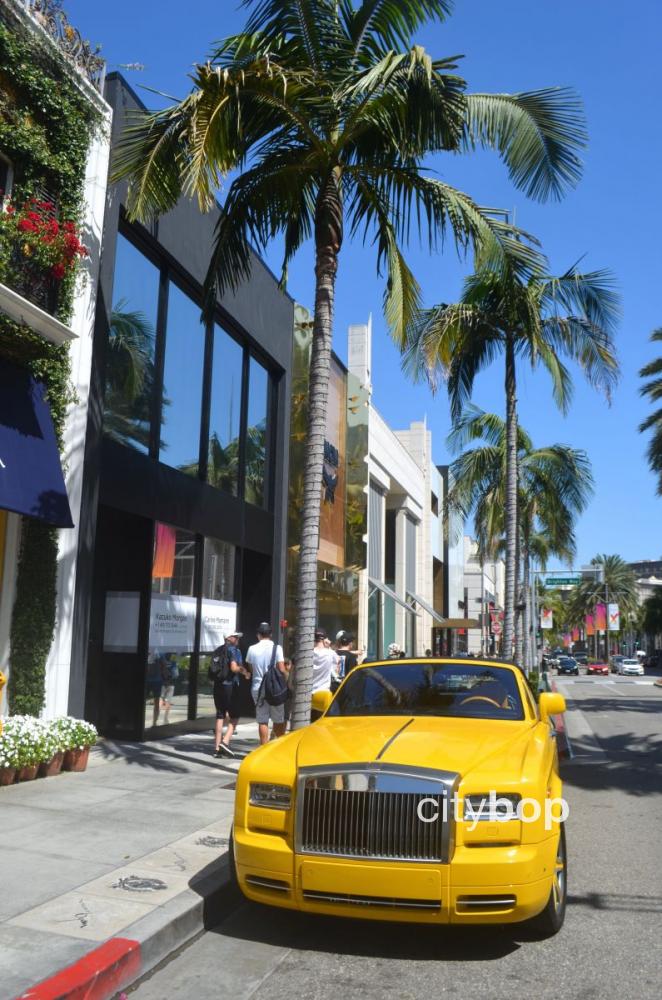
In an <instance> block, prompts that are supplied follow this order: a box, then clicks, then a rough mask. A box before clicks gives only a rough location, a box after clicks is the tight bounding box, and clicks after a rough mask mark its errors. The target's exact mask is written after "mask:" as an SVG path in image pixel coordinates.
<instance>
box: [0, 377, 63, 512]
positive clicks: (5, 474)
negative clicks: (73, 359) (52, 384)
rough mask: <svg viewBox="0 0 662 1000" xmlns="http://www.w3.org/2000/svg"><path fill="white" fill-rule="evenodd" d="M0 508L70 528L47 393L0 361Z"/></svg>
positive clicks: (40, 385) (32, 379)
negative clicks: (46, 397)
mask: <svg viewBox="0 0 662 1000" xmlns="http://www.w3.org/2000/svg"><path fill="white" fill-rule="evenodd" d="M0 507H1V508H4V509H5V510H12V511H15V512H16V513H17V514H25V515H26V516H27V517H34V518H37V519H38V520H40V521H46V522H47V523H48V524H52V525H53V526H54V527H56V528H73V526H74V522H73V521H72V519H71V511H70V509H69V500H68V499H67V491H66V488H65V485H64V476H63V475H62V466H61V465H60V454H59V451H58V446H57V441H56V439H55V431H54V429H53V421H52V419H51V411H50V408H49V405H48V403H47V401H46V399H45V389H44V386H43V384H42V383H41V382H37V380H36V379H34V378H33V377H32V376H31V375H30V373H29V372H27V371H25V370H24V369H23V368H17V367H16V366H15V365H10V364H6V363H5V362H0Z"/></svg>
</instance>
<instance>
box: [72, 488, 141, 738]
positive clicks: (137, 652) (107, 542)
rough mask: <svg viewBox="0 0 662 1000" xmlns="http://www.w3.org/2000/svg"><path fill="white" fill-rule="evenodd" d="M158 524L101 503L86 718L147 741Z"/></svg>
mask: <svg viewBox="0 0 662 1000" xmlns="http://www.w3.org/2000/svg"><path fill="white" fill-rule="evenodd" d="M152 531H153V529H152V522H151V521H150V520H148V519H147V518H143V517H138V516H136V515H134V514H127V513H125V512H124V511H120V510H115V509H114V508H112V507H105V506H103V505H101V506H100V507H99V513H98V518H97V536H96V550H95V561H94V579H93V593H92V609H91V622H90V644H89V655H88V665H87V684H86V692H85V717H86V718H87V719H91V720H92V721H94V722H95V723H96V724H97V726H98V727H99V729H100V731H101V732H102V733H103V734H104V735H108V736H117V737H123V738H125V739H127V738H128V739H141V738H142V735H143V726H144V689H145V665H146V663H147V634H148V629H149V584H150V578H151V567H152V545H153V540H152Z"/></svg>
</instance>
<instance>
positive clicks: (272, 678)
mask: <svg viewBox="0 0 662 1000" xmlns="http://www.w3.org/2000/svg"><path fill="white" fill-rule="evenodd" d="M246 664H247V666H248V667H249V668H250V671H251V675H252V679H251V694H252V695H253V701H254V702H255V719H256V721H257V725H258V732H259V734H260V743H261V744H263V743H267V742H268V741H269V720H271V722H272V723H273V731H274V736H283V735H284V733H285V725H286V723H285V703H286V701H287V697H288V687H287V670H286V668H285V657H284V656H283V650H282V647H281V646H279V645H277V644H276V643H275V642H274V641H273V639H272V629H271V625H270V624H269V623H268V622H260V624H259V625H258V627H257V642H256V643H255V644H254V645H253V646H249V648H248V652H247V654H246Z"/></svg>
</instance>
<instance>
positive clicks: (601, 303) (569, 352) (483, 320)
mask: <svg viewBox="0 0 662 1000" xmlns="http://www.w3.org/2000/svg"><path fill="white" fill-rule="evenodd" d="M617 316H618V296H617V294H616V292H615V290H614V286H613V278H612V276H611V274H610V273H609V272H608V271H593V272H589V273H585V274H582V273H581V272H579V271H578V270H577V269H576V267H574V266H573V267H571V268H570V269H569V270H568V271H566V272H565V274H562V275H561V276H560V277H552V276H550V275H548V274H546V273H544V272H543V271H542V270H540V269H535V270H534V272H533V273H532V274H530V275H529V276H528V277H523V276H522V274H521V273H520V274H518V273H516V271H515V270H514V269H512V268H508V267H506V268H505V269H502V270H501V271H500V272H497V271H495V270H494V269H493V268H490V267H480V268H479V269H478V270H477V271H476V273H474V274H472V275H470V276H469V277H468V278H467V279H466V281H465V284H464V289H463V293H462V296H461V299H460V301H459V302H457V303H454V304H452V305H447V304H442V305H438V306H434V307H433V308H431V309H427V310H425V311H423V312H422V313H421V314H420V316H419V320H418V323H417V324H416V326H415V328H414V329H413V330H412V332H411V336H410V338H409V340H408V343H407V345H406V348H405V352H404V361H403V366H404V368H405V371H407V372H408V373H409V374H410V375H412V376H413V377H414V378H421V377H424V378H426V379H427V380H428V381H429V383H430V385H431V387H432V389H433V390H435V389H436V388H437V385H438V382H439V378H440V376H441V377H443V378H444V379H446V380H447V388H448V395H449V399H450V404H451V415H452V418H453V420H454V421H456V420H458V419H459V417H460V414H461V412H462V408H463V406H464V405H465V403H466V401H467V400H468V399H470V397H471V393H472V390H473V384H474V380H475V378H476V376H477V375H478V373H479V372H480V371H482V370H483V369H485V368H486V367H488V366H489V365H490V364H491V363H492V362H493V361H494V359H495V358H496V356H497V355H498V354H503V355H504V359H505V395H506V440H507V463H506V477H505V478H506V482H505V491H504V498H503V502H504V508H505V536H506V585H505V589H506V596H505V614H504V629H503V648H504V649H505V650H507V651H509V650H510V649H511V648H512V643H513V638H514V625H515V598H516V589H517V568H516V567H517V541H518V532H517V483H518V470H517V452H518V442H517V433H518V432H517V426H518V425H517V361H518V360H522V361H526V362H528V363H529V364H530V365H531V367H532V368H536V367H537V366H538V365H540V364H542V365H543V367H544V368H545V369H546V370H547V372H548V374H549V376H550V378H551V380H552V391H553V395H554V399H555V401H556V403H557V405H558V406H559V407H560V408H561V409H562V410H563V411H564V412H565V411H566V410H567V408H568V406H569V403H570V399H571V396H572V380H571V376H570V372H569V371H568V369H567V368H566V367H565V365H564V364H563V361H562V360H561V358H562V357H563V356H564V357H566V358H569V359H570V360H572V361H574V362H575V363H576V364H578V365H579V367H580V368H581V369H582V371H583V372H584V375H585V376H586V378H587V379H588V381H589V383H590V384H591V385H593V386H595V387H596V388H598V389H601V390H603V391H604V392H605V394H606V395H607V398H609V396H610V393H611V389H612V387H613V386H614V384H615V381H616V379H617V374H618V364H617V361H616V358H615V354H614V346H613V341H612V333H613V331H614V328H615V325H616V319H617ZM507 655H509V653H507Z"/></svg>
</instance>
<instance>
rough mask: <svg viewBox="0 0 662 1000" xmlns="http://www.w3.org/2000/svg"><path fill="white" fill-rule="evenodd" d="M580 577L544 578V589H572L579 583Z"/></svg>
mask: <svg viewBox="0 0 662 1000" xmlns="http://www.w3.org/2000/svg"><path fill="white" fill-rule="evenodd" d="M581 581H582V578H581V576H548V577H545V586H546V587H573V586H576V585H577V584H578V583H581Z"/></svg>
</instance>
